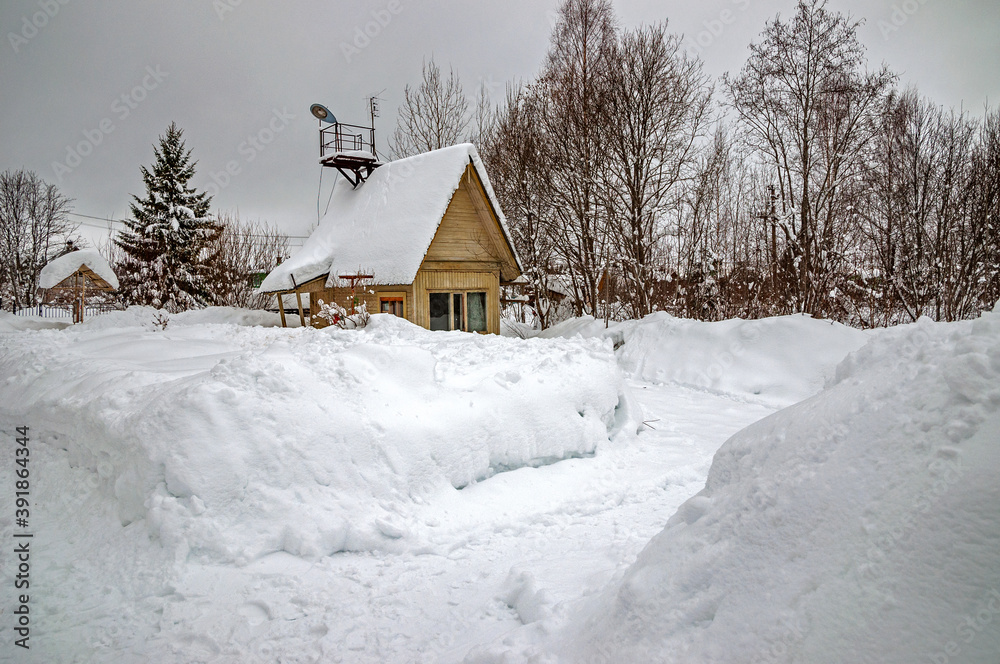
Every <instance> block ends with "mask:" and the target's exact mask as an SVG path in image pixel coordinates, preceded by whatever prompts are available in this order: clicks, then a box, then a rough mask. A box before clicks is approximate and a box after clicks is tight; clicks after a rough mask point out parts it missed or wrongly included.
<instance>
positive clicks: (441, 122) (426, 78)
mask: <svg viewBox="0 0 1000 664" xmlns="http://www.w3.org/2000/svg"><path fill="white" fill-rule="evenodd" d="M403 95H404V102H403V105H402V106H400V108H399V118H398V120H397V124H396V130H395V131H394V132H393V134H392V140H391V141H390V148H391V150H392V153H393V155H394V156H395V158H397V159H400V158H402V157H409V156H412V155H416V154H420V153H423V152H429V151H431V150H437V149H440V148H445V147H448V146H450V145H455V144H457V143H459V142H461V141H462V140H463V137H464V136H465V134H466V131H467V129H468V127H469V123H470V121H471V118H470V116H469V101H468V99H466V97H465V93H464V92H463V91H462V83H461V82H460V81H459V80H458V77H457V76H455V72H454V71H453V70H449V72H448V78H447V79H443V78H442V77H441V69H440V67H438V66H437V64H436V63H435V62H434V58H433V57H432V58H431V59H430V61H428V62H424V65H423V79H422V81H421V83H420V85H419V86H418V87H417V88H416V89H414V88H411V87H410V86H409V85H407V86H406V88H405V90H404V92H403Z"/></svg>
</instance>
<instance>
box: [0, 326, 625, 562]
mask: <svg viewBox="0 0 1000 664" xmlns="http://www.w3.org/2000/svg"><path fill="white" fill-rule="evenodd" d="M154 313H155V312H152V311H151V310H148V309H142V308H134V309H130V310H128V311H126V312H119V313H115V314H109V315H106V316H101V317H98V318H95V319H92V320H91V321H88V322H87V323H84V324H82V325H78V326H74V327H73V328H71V329H68V330H65V331H51V330H45V331H37V332H19V333H11V334H4V335H2V339H3V341H2V350H0V375H3V376H4V377H5V378H6V380H4V381H3V382H2V383H0V403H2V404H6V406H5V407H4V408H6V409H9V408H12V407H16V408H18V411H17V412H16V417H14V418H13V419H14V420H16V421H19V422H21V421H25V422H29V423H30V424H31V426H32V432H33V436H34V437H35V439H36V440H38V441H39V442H38V443H37V444H38V445H52V446H57V447H59V448H63V449H65V450H67V451H68V456H69V459H70V460H71V464H72V465H73V466H75V467H77V468H78V469H79V471H80V472H83V473H91V474H92V475H93V477H94V478H95V484H96V491H97V492H99V493H100V494H101V495H103V496H104V498H105V499H106V500H108V501H112V502H113V504H114V505H115V506H116V508H117V511H118V515H119V517H120V519H121V522H122V524H123V525H125V524H129V523H133V522H137V521H140V520H144V521H145V523H146V526H147V527H148V529H149V531H150V532H151V533H152V534H153V535H155V536H156V537H158V538H159V540H160V541H161V542H162V543H163V544H164V546H166V547H167V548H168V549H169V550H171V551H173V552H174V553H175V554H176V556H177V558H178V559H179V560H182V559H185V558H186V557H187V556H188V555H189V554H190V555H195V556H199V557H201V558H203V559H205V560H208V561H224V562H236V563H238V564H243V563H246V562H249V561H252V560H254V559H256V558H258V557H260V556H261V555H263V554H266V553H269V552H275V551H282V550H283V551H286V552H289V553H292V554H294V555H298V556H302V557H305V558H308V559H313V558H317V557H321V556H324V555H328V554H331V553H334V552H337V551H343V550H356V551H357V550H373V549H382V550H412V549H413V548H414V547H419V546H420V542H421V541H422V537H421V535H422V531H423V530H426V529H428V528H433V527H434V526H433V525H427V524H423V523H420V522H419V521H417V520H416V519H413V518H411V509H412V508H413V506H415V505H417V504H420V503H423V502H428V501H433V500H434V497H435V496H436V495H438V494H439V493H441V492H454V491H455V490H456V489H458V488H461V487H463V486H465V485H467V484H470V483H472V482H475V481H477V480H481V479H483V478H486V477H488V476H490V475H491V474H493V473H496V472H499V471H504V470H508V469H512V468H518V467H522V466H527V465H540V464H545V463H549V462H552V461H555V460H558V459H563V458H567V457H574V456H582V455H588V454H591V453H593V452H594V451H595V450H596V448H597V447H598V446H599V445H601V444H603V443H607V441H608V440H609V438H613V437H614V436H615V435H616V434H617V432H618V431H619V430H620V429H621V428H622V427H625V428H626V429H630V430H631V431H633V432H634V431H635V427H636V422H635V421H631V420H629V418H628V412H629V410H628V408H627V407H625V406H624V403H625V402H624V401H623V400H624V398H625V397H624V396H623V389H624V388H623V386H622V381H621V378H620V376H619V373H618V370H617V367H616V364H615V358H614V355H613V354H612V352H611V348H610V344H607V343H606V342H601V341H596V340H595V341H590V342H584V341H580V340H576V341H567V340H555V341H542V340H528V341H524V340H511V339H502V338H499V337H482V336H475V335H469V334H463V333H430V332H427V331H424V330H421V329H420V328H417V327H415V326H413V325H411V324H409V323H407V322H405V321H401V320H399V319H396V318H393V317H390V316H373V317H372V322H371V325H370V326H369V327H368V328H367V329H366V330H364V331H359V332H353V331H352V332H346V331H342V330H337V329H327V330H322V331H318V330H313V329H298V330H281V329H268V328H263V327H243V326H237V325H233V324H206V323H208V322H209V321H211V320H228V321H232V320H239V321H240V322H247V318H246V316H248V315H249V314H246V313H245V312H244V313H240V312H236V311H231V310H215V311H209V312H199V313H192V314H183V315H177V316H170V317H164V316H161V317H157V316H155V315H154ZM250 320H251V321H255V322H258V323H261V322H267V321H265V320H257V319H256V318H255V317H253V316H251V318H250ZM164 321H166V326H165V327H164V325H163V323H164ZM620 403H621V404H623V405H622V406H621V407H620ZM12 421H13V420H12ZM39 453H42V452H39Z"/></svg>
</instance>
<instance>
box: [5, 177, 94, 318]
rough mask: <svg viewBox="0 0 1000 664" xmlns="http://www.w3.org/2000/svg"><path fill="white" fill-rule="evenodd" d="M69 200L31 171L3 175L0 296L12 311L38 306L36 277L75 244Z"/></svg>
mask: <svg viewBox="0 0 1000 664" xmlns="http://www.w3.org/2000/svg"><path fill="white" fill-rule="evenodd" d="M69 210H70V199H68V198H67V197H66V196H64V195H62V194H61V193H59V190H58V189H57V188H56V187H55V185H51V184H48V183H46V182H45V181H44V180H42V179H41V178H39V177H38V176H37V175H36V174H35V173H33V172H31V171H24V170H19V171H4V172H3V173H2V174H0V296H2V297H3V299H4V305H5V306H6V307H7V308H9V309H10V310H11V311H14V312H16V311H18V310H19V309H22V308H24V307H30V306H32V305H34V304H35V302H36V299H35V291H36V290H37V287H38V274H39V272H41V270H42V268H43V267H45V264H46V263H48V262H49V260H51V259H52V258H55V257H56V256H57V255H58V254H59V253H60V251H61V250H62V249H63V247H64V246H65V244H66V242H67V241H71V240H73V239H74V237H73V236H74V233H75V231H76V229H77V228H78V227H79V224H74V223H72V222H70V221H69V219H68V217H67V215H68V213H69Z"/></svg>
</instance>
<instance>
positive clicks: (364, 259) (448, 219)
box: [259, 144, 521, 334]
mask: <svg viewBox="0 0 1000 664" xmlns="http://www.w3.org/2000/svg"><path fill="white" fill-rule="evenodd" d="M520 275H521V265H520V261H519V259H518V257H517V252H516V251H515V250H514V245H513V243H512V241H511V235H510V232H509V230H508V229H507V223H506V220H505V219H504V216H503V213H502V212H501V210H500V205H499V204H498V203H497V199H496V196H495V195H494V193H493V188H492V186H491V185H490V181H489V178H488V177H487V175H486V169H485V168H484V166H483V163H482V161H481V160H480V158H479V154H478V153H477V152H476V148H475V147H473V146H472V145H470V144H464V145H456V146H454V147H450V148H444V149H442V150H435V151H433V152H428V153H425V154H421V155H417V156H414V157H409V158H407V159H401V160H398V161H394V162H390V163H388V164H385V165H382V166H379V167H378V168H377V169H375V171H374V172H373V173H372V174H371V175H370V176H369V177H368V178H367V179H366V180H365V181H363V182H362V183H360V184H359V185H358V186H357V187H354V186H353V185H352V183H350V182H348V181H347V180H346V179H338V180H337V183H336V184H335V185H334V190H333V193H332V198H331V201H330V207H329V210H328V212H327V214H326V216H325V217H324V218H323V219H322V220H321V221H320V223H319V225H318V226H317V228H316V230H315V231H314V232H313V234H312V235H311V236H310V237H309V238H308V239H307V240H306V242H305V243H304V244H303V246H302V249H301V250H300V251H299V252H298V253H296V254H295V255H294V256H292V257H291V258H290V259H288V260H287V261H285V262H284V263H282V264H281V265H279V266H278V267H276V268H275V269H274V270H272V271H271V273H270V274H268V275H267V277H266V278H265V279H264V281H263V282H262V283H261V286H260V288H259V291H260V292H263V293H275V294H278V295H283V294H289V293H294V294H296V295H299V296H301V294H303V293H309V294H310V311H309V313H310V315H311V317H312V321H313V323H314V324H315V325H316V326H317V327H319V326H321V325H323V324H324V323H325V321H323V320H322V319H320V318H319V317H318V316H317V314H318V313H319V307H320V305H319V301H320V300H323V301H325V302H327V303H329V302H336V303H337V304H339V305H341V306H343V307H344V308H346V309H350V308H351V304H352V299H354V298H357V301H361V300H363V301H364V302H365V304H366V305H367V308H368V311H369V312H371V313H391V314H395V315H397V316H401V317H403V318H406V319H407V320H409V321H411V322H412V323H415V324H417V325H420V326H421V327H425V328H427V329H430V330H465V331H468V332H488V333H494V334H496V333H499V332H500V286H501V284H502V283H507V282H511V281H513V280H515V279H517V278H518V277H519V276H520ZM365 277H367V278H365ZM355 286H356V289H355V288H354V287H355Z"/></svg>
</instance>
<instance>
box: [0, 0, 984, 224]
mask: <svg viewBox="0 0 1000 664" xmlns="http://www.w3.org/2000/svg"><path fill="white" fill-rule="evenodd" d="M558 5H559V2H558V0H504V1H503V2H496V1H494V0H490V1H482V2H481V1H477V0H472V1H470V0H462V1H458V0H441V1H435V2H429V1H426V0H335V1H326V2H323V1H321V0H284V1H282V2H265V1H264V0H172V1H170V2H149V1H135V0H133V1H131V2H121V1H113V0H3V1H2V4H0V30H2V32H3V35H4V39H3V43H2V44H0V100H2V101H0V171H2V170H7V169H18V168H26V169H30V170H33V171H35V172H37V173H38V174H39V175H40V176H42V177H43V178H45V179H46V180H48V181H50V182H53V183H56V184H58V186H59V187H60V189H61V190H62V191H63V192H64V193H65V194H67V195H68V196H70V197H71V198H73V199H75V203H74V207H75V210H76V212H79V213H82V214H86V215H93V216H97V217H102V218H103V217H113V218H117V219H121V218H123V217H124V216H126V215H127V214H128V203H129V200H130V194H142V193H144V191H143V187H142V181H141V178H140V174H139V167H140V165H148V164H150V163H151V161H152V153H153V150H152V145H153V143H155V142H156V140H157V137H158V136H159V135H160V134H162V133H163V131H164V129H165V128H166V126H167V125H168V124H169V123H170V121H172V120H174V121H176V122H177V123H178V125H180V127H181V128H183V129H184V132H185V139H186V142H187V146H188V147H189V148H193V150H194V158H195V159H196V160H197V161H198V173H197V175H196V179H195V181H194V184H195V185H196V186H198V187H201V188H209V187H210V185H213V184H215V185H216V187H218V189H219V193H218V194H217V195H216V196H215V199H214V204H215V207H216V209H220V210H233V209H238V210H239V212H240V214H241V216H243V217H244V218H259V219H263V220H267V221H270V222H273V223H276V224H278V225H279V226H280V227H281V228H283V229H284V230H286V231H287V232H290V233H292V234H304V233H306V232H307V231H308V229H309V228H310V226H311V224H313V223H315V221H316V199H317V189H318V184H319V166H318V165H317V156H318V154H317V153H318V137H317V125H316V121H315V120H314V119H313V118H312V117H311V116H310V115H309V112H308V107H309V105H310V104H311V103H312V102H320V103H324V104H325V105H327V106H328V107H330V108H331V109H332V110H333V111H334V113H336V114H337V116H338V117H339V118H340V119H341V120H343V121H347V122H358V123H363V122H364V121H365V120H366V119H367V107H366V101H365V98H366V97H367V96H368V95H370V94H372V93H376V92H380V91H382V90H384V92H383V93H382V98H383V99H384V102H383V116H382V118H380V119H379V121H378V122H377V128H378V129H379V132H380V134H379V141H380V147H381V148H383V149H384V146H385V143H384V140H385V139H386V138H387V137H388V136H389V134H390V133H391V131H392V128H393V127H394V126H395V113H396V109H397V108H398V106H399V103H400V100H401V98H402V91H403V86H404V85H405V84H406V83H415V82H417V81H418V80H419V76H420V67H421V61H422V59H423V58H425V57H428V56H431V55H433V56H434V58H435V59H436V60H437V62H438V63H439V64H441V65H442V66H447V65H448V64H451V65H452V66H453V67H454V69H455V71H456V72H457V74H458V75H459V76H460V77H461V79H462V81H463V84H464V85H465V88H466V91H467V92H469V93H470V95H471V94H472V93H474V91H475V88H476V87H477V86H478V85H479V82H480V81H485V82H486V83H487V84H488V85H489V86H490V87H491V88H492V89H493V90H494V91H495V93H496V95H497V96H498V97H499V96H502V94H503V90H504V86H505V84H506V82H507V81H511V80H517V79H530V78H532V77H533V76H534V75H535V74H536V73H537V71H538V69H539V67H540V65H541V62H542V59H543V57H544V54H545V51H546V48H547V46H548V39H549V33H550V30H551V27H552V22H553V20H554V16H555V9H556V7H557V6H558ZM614 5H615V8H616V10H617V12H618V16H619V19H620V22H621V24H622V25H623V26H625V27H631V26H635V25H638V24H641V23H651V22H655V21H660V20H664V19H668V20H669V22H670V26H671V28H672V29H673V30H674V31H675V32H680V33H684V34H685V35H686V36H687V38H688V39H689V40H690V41H689V43H690V44H692V48H695V45H697V46H696V48H697V49H698V50H699V52H700V53H701V55H702V58H703V59H704V61H705V68H706V71H707V72H708V73H709V74H711V75H712V76H715V77H717V76H720V75H721V74H723V73H724V72H726V71H735V70H738V69H739V68H740V67H741V66H742V64H743V61H744V59H745V55H746V47H747V45H748V44H749V43H750V42H751V41H753V40H754V39H755V38H756V37H757V35H759V34H760V32H761V30H762V29H763V27H764V23H765V21H766V20H767V19H768V18H770V17H772V16H774V15H775V14H776V13H778V12H780V13H782V14H783V15H785V16H788V15H790V14H791V13H792V12H793V10H794V6H795V1H794V0H705V1H703V2H694V1H692V0H616V1H615V2H614ZM830 7H831V8H832V9H835V10H839V11H845V12H850V13H851V14H853V15H854V16H855V17H857V18H863V19H865V21H866V23H865V26H864V27H863V28H862V30H861V38H862V40H863V41H864V43H865V44H866V45H867V46H868V49H869V51H868V53H869V58H870V61H871V64H872V66H876V65H877V64H879V63H880V62H883V61H884V62H886V63H887V64H888V65H889V66H890V67H891V68H892V69H893V70H895V71H896V72H898V73H899V74H900V75H901V80H902V85H907V84H911V83H912V84H913V85H916V86H917V88H918V89H919V90H920V91H921V92H922V93H923V94H925V95H926V96H928V97H930V98H932V99H933V100H935V101H936V102H938V103H940V104H942V105H945V106H954V107H958V106H959V105H964V107H965V108H966V109H968V110H970V111H971V112H973V113H975V114H981V112H982V109H983V107H984V105H985V104H986V103H987V102H988V101H989V102H990V103H992V104H993V105H996V103H997V100H998V99H1000V73H998V69H997V65H998V63H1000V2H998V0H868V1H862V0H831V1H830ZM366 32H367V33H368V34H365V33H366ZM359 35H361V36H360V37H359ZM369 35H370V36H369ZM251 137H255V140H253V141H251V140H250V138H251ZM266 141H269V142H266ZM230 162H233V163H234V164H235V169H234V170H235V171H237V174H236V175H233V176H229V181H228V183H227V182H226V178H225V177H221V176H220V175H219V174H220V173H222V172H223V171H225V169H226V165H227V163H230ZM213 173H214V174H216V178H215V180H213V178H212V174H213ZM331 182H332V178H330V177H329V175H327V177H326V180H325V182H324V201H325V197H326V193H328V191H329V185H330V184H331ZM222 185H224V186H222ZM213 190H214V187H213ZM75 220H77V221H82V222H85V223H87V224H96V225H97V226H98V227H101V226H104V225H105V224H102V223H101V222H97V221H94V220H89V219H83V218H75ZM90 231H91V232H89V233H87V235H88V236H89V237H91V238H93V237H95V235H100V231H98V230H97V229H96V228H91V229H90Z"/></svg>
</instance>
